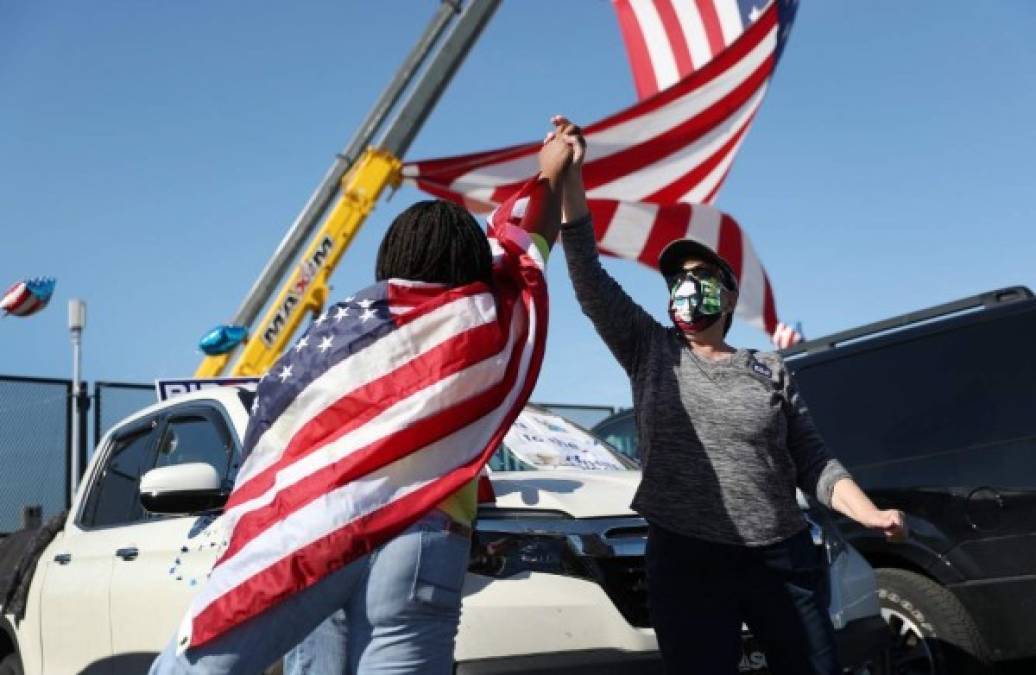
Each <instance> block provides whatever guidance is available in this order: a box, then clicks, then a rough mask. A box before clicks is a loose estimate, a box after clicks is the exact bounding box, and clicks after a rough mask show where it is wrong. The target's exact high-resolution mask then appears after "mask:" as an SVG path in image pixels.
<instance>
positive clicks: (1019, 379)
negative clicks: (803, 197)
mask: <svg viewBox="0 0 1036 675" xmlns="http://www.w3.org/2000/svg"><path fill="white" fill-rule="evenodd" d="M1034 348H1036V298H1034V297H1033V293H1032V291H1030V290H1029V289H1028V288H1024V287H1013V288H1005V289H1001V290H998V291H993V292H990V293H984V294H981V295H977V296H974V297H971V298H965V299H963V300H959V301H957V302H952V303H948V304H945V305H939V306H937V307H932V308H931V309H927V310H924V311H920V312H914V313H911V314H906V315H903V316H898V317H894V318H892V319H888V320H886V321H882V322H879V323H875V324H870V325H867V326H862V327H860V328H856V329H853V330H849V331H845V332H842V333H837V334H835V335H831V336H828V337H824V338H820V339H817V340H811V341H809V342H804V343H802V344H799V345H796V346H795V347H793V348H792V349H789V350H787V351H786V352H784V354H783V355H784V357H785V358H786V360H787V364H788V367H789V369H791V370H792V372H793V373H794V374H795V377H796V381H797V382H798V386H799V388H800V390H801V392H802V394H803V396H804V397H805V399H806V401H807V402H808V404H809V407H810V410H811V411H812V414H813V418H814V420H815V422H816V424H817V426H818V427H819V429H820V431H821V433H822V434H823V436H824V438H825V440H826V441H827V444H828V446H829V447H830V449H831V451H832V452H833V453H834V454H835V455H836V456H837V457H839V458H840V459H841V460H842V462H843V463H845V464H846V466H848V467H849V469H850V470H851V471H852V473H853V475H854V477H855V478H856V480H857V481H858V482H859V483H860V484H861V485H862V486H863V487H864V489H865V490H867V492H868V494H870V495H871V497H872V498H873V499H874V501H875V502H877V503H878V505H879V506H882V507H885V508H893V507H895V508H900V509H902V510H904V511H905V512H906V513H907V522H908V524H909V525H910V527H911V536H910V540H909V541H908V542H907V543H904V544H889V543H887V542H886V541H884V539H883V538H882V537H881V536H880V535H875V534H872V533H871V532H869V531H866V530H864V529H862V528H860V527H858V526H856V525H855V524H854V523H851V522H850V521H848V520H846V519H841V522H840V525H841V526H842V528H843V531H844V533H845V534H846V538H847V539H848V540H849V541H850V542H851V543H852V544H853V545H854V546H855V547H856V548H857V549H858V550H859V551H860V552H861V553H863V555H864V556H865V557H866V558H867V559H868V560H869V562H870V563H871V565H873V566H874V568H875V569H876V570H877V574H878V585H879V589H880V591H879V593H880V602H881V606H882V614H883V615H884V616H885V618H886V620H887V621H888V622H889V623H890V624H891V625H892V627H893V628H894V629H895V633H896V635H897V636H898V638H899V643H898V646H897V647H898V648H897V649H896V650H894V652H893V655H894V657H895V660H896V661H897V663H896V664H894V667H893V670H894V671H895V672H908V673H915V672H917V673H982V672H987V671H988V669H989V666H990V663H991V662H993V661H1002V660H1008V659H1022V658H1031V657H1034V656H1036V349H1034ZM631 429H632V416H631V415H630V414H629V411H624V412H621V413H618V414H617V415H616V416H614V417H612V418H610V419H608V420H605V421H603V422H601V423H600V424H599V425H597V427H595V428H594V432H595V433H597V434H598V435H599V436H601V437H603V438H605V439H609V440H611V441H612V443H613V444H615V445H617V446H618V447H620V448H623V449H626V450H627V451H629V449H630V448H628V447H624V443H625V445H626V446H629V445H630V444H632V443H635V439H634V438H631V437H630V436H629V433H630V431H631ZM624 431H625V433H623V432H624Z"/></svg>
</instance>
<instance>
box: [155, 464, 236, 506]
mask: <svg viewBox="0 0 1036 675" xmlns="http://www.w3.org/2000/svg"><path fill="white" fill-rule="evenodd" d="M229 496H230V492H229V491H228V490H226V489H224V488H223V484H222V480H221V479H220V476H219V474H218V473H216V469H215V468H214V467H213V466H212V465H211V464H206V463H204V462H193V463H190V464H174V465H173V466H163V467H161V468H158V469H152V470H151V471H148V472H147V473H145V474H144V476H143V478H141V479H140V503H141V504H142V505H143V506H144V508H145V509H147V510H148V511H149V512H151V513H162V514H168V515H191V514H195V513H203V512H205V511H214V510H217V509H219V508H222V507H223V505H224V504H226V502H227V497H229Z"/></svg>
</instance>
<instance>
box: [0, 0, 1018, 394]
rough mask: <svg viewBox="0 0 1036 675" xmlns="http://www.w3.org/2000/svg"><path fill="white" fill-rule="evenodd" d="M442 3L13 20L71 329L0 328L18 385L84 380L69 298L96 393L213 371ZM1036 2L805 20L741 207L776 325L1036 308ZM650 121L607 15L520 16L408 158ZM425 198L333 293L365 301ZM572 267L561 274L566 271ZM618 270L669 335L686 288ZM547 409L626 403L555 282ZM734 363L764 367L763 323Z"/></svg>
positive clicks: (766, 119) (5, 58)
mask: <svg viewBox="0 0 1036 675" xmlns="http://www.w3.org/2000/svg"><path fill="white" fill-rule="evenodd" d="M436 6H437V3H436V2H435V1H434V0H383V1H381V2H356V1H353V2H344V1H342V0H335V1H331V0H327V1H325V2H318V1H312V2H306V3H283V2H247V3H246V2H200V1H192V0H187V1H183V2H151V3H140V2H131V1H129V0H126V1H121V2H115V1H107V0H106V1H98V2H90V3H84V2H76V1H73V0H67V1H55V2H51V3H32V2H17V1H16V0H0V92H2V95H0V232H2V234H3V236H2V238H0V284H7V283H11V282H13V281H15V280H17V279H19V278H21V277H24V276H33V275H53V276H56V277H58V280H59V281H58V287H57V292H56V295H55V299H54V301H53V303H52V305H51V306H50V307H49V308H48V309H47V310H46V311H45V312H43V313H41V314H39V315H37V316H35V317H33V318H31V319H24V320H21V319H14V318H6V319H2V320H0V346H2V347H3V348H2V349H0V373H3V374H18V375H39V376H55V377H66V376H68V374H69V373H70V349H69V341H68V334H67V330H66V326H65V321H66V310H65V307H66V304H67V301H68V299H69V298H70V297H82V298H84V299H86V301H87V303H88V307H89V318H88V327H87V332H86V335H85V338H84V353H85V364H84V366H85V372H84V377H86V378H87V379H89V380H94V379H105V380H127V381H145V382H146V381H150V380H152V379H154V378H155V377H175V376H186V375H190V374H191V373H192V372H193V370H194V368H195V366H196V365H197V363H198V361H199V358H200V356H199V353H198V352H197V348H196V344H197V340H198V338H199V337H200V336H201V334H202V333H203V332H204V331H205V330H207V329H208V328H209V327H211V326H212V325H214V324H216V323H219V322H222V321H226V320H228V319H229V318H230V316H231V315H232V314H233V312H234V310H236V308H237V307H238V305H239V303H240V301H241V299H242V298H243V295H244V293H245V291H246V290H247V289H248V288H249V286H250V285H251V283H252V281H253V280H254V279H255V277H256V275H257V274H258V272H259V270H260V268H261V267H262V265H263V264H264V263H265V262H266V260H267V258H268V257H269V255H270V254H271V253H272V251H273V249H274V247H275V246H276V244H277V242H278V241H280V239H281V237H282V236H283V234H284V232H285V230H286V228H287V226H288V224H289V223H290V222H291V220H292V218H293V217H294V215H295V214H296V213H297V211H298V210H299V209H300V208H301V206H302V204H303V203H304V201H305V199H306V198H307V197H308V195H309V194H310V192H311V191H312V189H313V188H314V187H315V186H316V184H317V182H318V181H319V179H320V178H321V176H323V174H324V171H325V170H326V168H327V166H328V165H329V164H330V162H331V160H332V158H333V155H334V153H335V152H337V151H338V150H339V149H340V148H341V147H342V146H343V145H344V143H345V141H346V140H347V139H348V138H349V136H350V135H351V134H352V132H353V130H354V129H355V128H356V126H357V125H358V124H359V122H360V120H361V119H362V118H363V117H364V115H365V114H366V112H367V110H368V108H369V106H370V105H371V104H372V103H373V101H374V100H375V98H376V97H377V95H378V93H379V92H380V90H381V89H382V87H384V86H385V84H386V83H387V82H388V80H389V78H390V77H391V75H392V74H393V72H394V71H395V69H396V67H397V66H398V65H399V63H400V61H401V60H402V58H403V56H404V55H405V53H406V52H407V51H408V50H409V49H410V47H411V45H412V44H413V42H414V40H415V39H416V37H417V36H418V35H419V34H420V32H421V31H422V30H423V28H424V26H425V24H426V22H427V20H428V18H429V17H430V16H431V14H432V13H433V12H434V10H435V7H436ZM1034 28H1036V4H1033V3H1031V2H1029V0H999V1H998V2H983V3H976V2H972V1H968V0H952V1H948V2H939V3H935V2H909V3H908V2H902V1H901V0H869V1H868V2H859V1H848V0H845V1H843V0H803V2H802V6H801V9H800V11H799V15H798V21H797V24H796V27H795V30H794V33H793V34H792V38H791V41H790V43H789V45H788V48H787V50H786V51H785V53H784V57H783V61H782V63H781V64H780V67H779V69H778V72H777V76H776V79H775V81H774V83H773V86H772V88H771V90H770V93H769V96H768V99H767V101H766V102H765V104H764V106H763V109H762V111H761V112H760V114H759V117H758V119H757V122H756V124H755V126H754V128H753V130H752V131H751V132H750V134H749V136H748V139H747V141H746V142H745V144H744V146H743V147H742V150H741V153H740V156H739V158H738V160H737V161H736V162H735V164H734V168H733V171H732V172H731V175H730V178H729V180H728V181H727V184H726V186H725V188H724V190H723V192H722V193H721V196H720V199H719V204H718V205H719V206H720V207H721V208H723V209H725V210H727V211H729V212H731V213H732V214H733V215H734V216H735V217H736V218H737V219H738V220H739V221H740V222H741V223H742V225H743V226H744V227H745V228H746V230H747V231H748V233H749V235H750V236H751V238H752V240H753V243H754V245H755V247H756V250H757V251H758V252H759V254H760V257H761V258H762V259H763V262H764V264H765V265H766V266H767V268H768V271H769V273H770V276H771V279H772V280H773V283H774V286H775V289H776V293H777V303H778V309H779V312H780V314H781V315H782V317H784V318H785V319H786V320H791V321H795V320H801V321H802V322H803V323H804V327H805V330H806V332H807V334H809V335H810V336H814V337H816V336H820V335H822V334H825V333H828V332H832V331H835V330H840V329H844V328H848V327H850V326H853V325H857V324H860V323H863V322H867V321H873V320H877V319H881V318H884V317H887V316H889V315H892V314H896V313H901V312H905V311H910V310H914V309H919V308H922V307H925V306H929V305H932V304H936V303H939V302H943V301H947V300H951V299H954V298H957V297H961V296H964V295H969V294H972V293H977V292H980V291H984V290H988V289H991V288H996V287H1000V286H1006V285H1012V284H1026V285H1029V286H1033V285H1036V231H1034V226H1036V217H1034V216H1036V206H1034V202H1033V194H1032V193H1033V190H1032V187H1031V186H1032V183H1033V181H1034V178H1036V167H1034V164H1036V160H1034V159H1033V158H1034V157H1036V125H1034V121H1033V119H1034V118H1033V110H1036V41H1033V39H1032V35H1033V30H1034ZM633 99H634V90H633V84H632V78H631V77H630V74H629V71H628V66H627V63H626V60H625V54H624V52H623V49H622V44H621V38H620V35H619V30H618V27H617V24H616V22H615V18H614V16H613V14H612V8H611V5H610V3H608V2H606V1H605V0H569V1H568V2H566V3H564V4H561V3H558V2H547V1H546V0H505V2H504V3H503V6H502V8H501V10H500V11H499V12H498V13H497V15H496V16H495V18H494V19H493V21H492V23H491V24H490V26H489V28H488V30H487V31H486V33H485V34H484V36H483V37H482V39H481V41H480V42H479V44H478V45H476V47H475V49H474V50H473V51H472V53H471V54H470V56H469V58H468V60H467V62H466V63H465V65H464V66H463V68H462V69H461V70H460V72H459V73H458V75H457V77H456V78H455V80H454V82H453V83H452V84H451V86H450V88H449V90H448V91H447V92H446V94H445V96H444V97H443V99H442V101H441V102H440V104H439V106H438V108H437V109H436V110H435V111H434V112H433V114H432V115H431V117H430V118H429V120H428V123H427V124H426V125H425V127H424V129H423V130H422V131H421V133H420V135H419V136H418V138H417V140H416V142H415V143H414V145H413V147H412V149H411V151H410V153H409V157H410V158H412V159H418V158H427V157H433V156H441V155H445V154H453V153H458V152H466V151H474V150H481V149H488V148H491V147H496V146H500V145H504V144H507V143H513V142H518V141H524V140H529V139H533V138H538V137H541V136H542V134H543V133H544V131H545V130H546V127H547V119H548V117H549V116H550V115H551V114H554V113H556V112H564V113H566V114H568V115H570V116H571V117H573V118H574V119H576V120H579V121H583V122H589V121H592V120H594V119H597V118H599V117H602V116H604V115H606V114H609V113H612V112H614V111H615V110H617V109H619V108H621V107H624V106H626V105H628V104H629V103H631V102H632V101H633ZM419 198H421V194H419V193H418V192H416V191H414V190H412V189H409V188H404V189H401V190H399V192H397V193H396V194H395V195H394V196H393V197H392V198H391V200H390V201H388V202H384V201H383V203H382V204H381V205H380V206H379V207H378V209H377V210H376V211H375V213H374V215H373V217H372V218H370V219H369V221H368V222H367V224H366V226H365V227H364V230H363V231H362V232H361V234H360V235H359V237H358V239H357V241H356V242H355V244H354V245H353V247H352V248H351V249H350V250H349V252H348V253H347V254H346V257H345V259H344V260H343V262H342V264H341V266H340V267H339V270H338V272H337V273H336V275H335V277H334V285H335V291H334V295H335V296H339V297H340V296H344V295H348V294H349V291H350V290H352V289H356V288H359V287H362V286H365V285H367V284H368V283H369V282H370V280H371V279H372V276H373V261H374V253H375V250H376V247H377V244H378V242H379V241H380V237H381V235H382V233H383V232H384V231H385V228H386V226H387V223H388V222H389V221H390V220H391V218H392V217H393V216H394V215H395V214H396V213H397V212H398V211H399V210H400V209H402V208H403V207H405V206H406V205H407V204H409V203H410V202H412V201H414V200H415V199H419ZM559 253H560V252H559ZM607 266H608V268H609V269H610V270H611V271H612V272H613V273H614V274H615V276H616V277H617V278H618V279H619V280H620V282H621V283H623V284H624V285H625V286H626V287H627V289H628V290H629V291H630V292H631V294H632V295H633V296H634V297H635V298H637V299H638V300H640V301H641V302H642V303H643V304H644V305H645V306H646V307H648V308H649V309H650V310H651V311H652V312H654V313H655V314H656V315H657V316H659V317H660V318H661V317H663V316H664V314H663V312H664V307H665V296H664V290H663V287H662V285H661V283H660V282H659V280H658V278H657V276H656V275H655V274H654V273H653V272H651V271H649V270H647V269H644V268H640V267H637V266H636V265H635V264H633V263H629V262H622V261H612V262H609V263H608V264H607ZM550 282H551V288H552V298H553V300H552V302H553V306H552V318H551V321H552V326H551V334H550V338H549V347H548V353H547V359H546V363H545V366H544V371H543V376H542V378H541V380H540V383H539V386H538V388H537V390H536V394H535V398H536V399H538V400H541V401H562V402H571V403H606V404H610V405H628V404H629V401H630V395H629V388H628V384H627V381H626V378H625V376H624V374H623V373H622V371H621V370H620V369H619V367H618V366H617V365H615V363H614V362H613V361H612V359H611V356H610V355H609V354H608V352H607V350H606V349H605V348H604V346H603V345H602V343H601V342H600V341H599V339H598V338H597V336H596V334H595V333H594V332H593V330H592V328H591V327H590V325H589V322H588V321H587V320H586V319H585V318H584V317H583V316H582V315H581V314H580V312H579V308H578V306H577V305H576V303H575V300H574V298H573V295H572V291H571V287H570V285H569V283H568V280H567V278H566V275H565V274H564V265H563V262H562V261H561V260H560V256H559V258H558V259H556V260H555V261H554V264H553V265H552V270H551V272H550ZM732 338H733V341H734V342H735V343H739V344H742V345H746V346H751V347H757V348H765V347H766V344H767V343H766V341H765V337H764V336H763V335H762V334H761V333H759V332H758V331H756V330H755V329H754V328H751V327H748V326H737V327H736V328H735V329H734V331H733V332H732Z"/></svg>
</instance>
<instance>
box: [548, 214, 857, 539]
mask: <svg viewBox="0 0 1036 675" xmlns="http://www.w3.org/2000/svg"><path fill="white" fill-rule="evenodd" d="M562 236H563V242H564V249H565V257H566V259H567V260H568V269H569V274H570V276H571V278H572V285H573V286H574V287H575V292H576V297H577V298H578V300H579V304H580V305H581V306H582V309H583V312H584V313H585V314H586V315H587V316H588V317H589V318H590V320H591V321H592V322H593V324H594V328H596V329H597V332H598V333H599V334H600V336H601V337H602V338H603V339H604V342H605V344H607V345H608V348H609V349H610V350H611V352H612V354H614V355H615V358H616V359H617V360H618V361H619V364H620V365H621V366H622V367H623V369H624V370H625V371H626V372H627V373H628V374H629V378H630V384H631V386H632V389H633V407H634V415H635V419H636V422H637V433H638V435H639V447H640V452H641V457H642V459H643V467H644V473H643V478H642V480H641V483H640V487H639V488H638V490H637V493H636V496H635V497H634V499H633V509H634V510H635V511H637V512H638V513H640V514H641V515H643V516H644V517H645V518H647V519H648V521H650V522H652V523H655V524H656V525H659V526H661V527H664V528H666V529H669V530H672V531H674V532H678V533H681V534H685V535H688V536H692V537H698V538H701V539H706V540H710V541H716V542H723V543H732V544H742V545H748V546H763V545H766V544H771V543H774V542H777V541H781V540H783V539H786V538H788V537H790V536H792V535H794V534H796V533H798V532H799V531H801V530H802V529H803V528H804V527H805V520H804V519H803V516H802V512H801V510H800V509H799V507H798V504H797V502H796V500H795V488H796V486H798V487H799V488H801V489H802V491H803V492H805V493H807V494H814V495H816V497H817V499H818V500H819V501H820V502H821V503H823V504H825V505H826V506H830V504H831V492H832V490H833V489H834V484H835V482H837V481H838V480H839V479H841V478H844V477H846V476H848V475H849V474H848V472H846V470H845V468H844V467H843V466H842V465H841V464H840V463H839V462H838V461H837V460H835V459H833V458H831V456H830V455H829V454H828V452H827V449H826V447H825V445H824V441H823V439H822V438H821V437H820V434H819V433H818V432H817V430H816V427H815V426H814V425H813V420H812V418H811V417H810V415H809V411H808V410H807V409H806V406H805V403H804V402H803V400H802V397H801V396H800V395H799V393H798V391H797V389H796V388H795V385H794V383H793V382H792V380H791V377H790V375H789V373H788V371H787V369H786V368H785V366H784V363H783V361H782V360H781V358H780V357H779V356H777V355H776V354H763V353H755V352H753V351H749V350H738V351H737V353H735V354H734V355H733V356H732V358H730V360H725V361H719V362H712V361H709V360H706V359H703V358H701V357H699V356H697V355H695V354H694V352H693V351H692V350H691V349H690V347H689V346H688V345H687V343H686V340H685V339H684V337H683V336H682V335H681V334H680V333H679V331H678V330H677V329H676V328H675V327H671V326H663V325H662V324H660V323H659V322H658V321H656V320H655V319H654V318H653V317H652V316H651V315H650V314H648V313H647V312H646V311H644V309H643V308H642V307H640V305H638V304H637V303H636V302H634V301H633V300H632V299H631V298H630V297H629V296H628V295H627V294H626V292H625V291H623V289H622V287H621V286H619V284H618V283H617V282H616V281H615V280H614V279H613V278H612V277H611V276H610V275H609V274H608V273H607V272H606V271H605V270H604V268H603V267H601V263H600V260H599V258H598V254H597V244H596V242H595V240H594V232H593V226H592V224H591V222H590V218H589V217H586V218H582V219H579V220H577V221H574V222H572V223H568V224H566V225H564V226H563V227H562ZM659 291H660V293H659V295H660V297H659V301H660V302H664V301H665V298H664V296H663V295H662V292H661V291H662V285H661V284H659Z"/></svg>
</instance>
